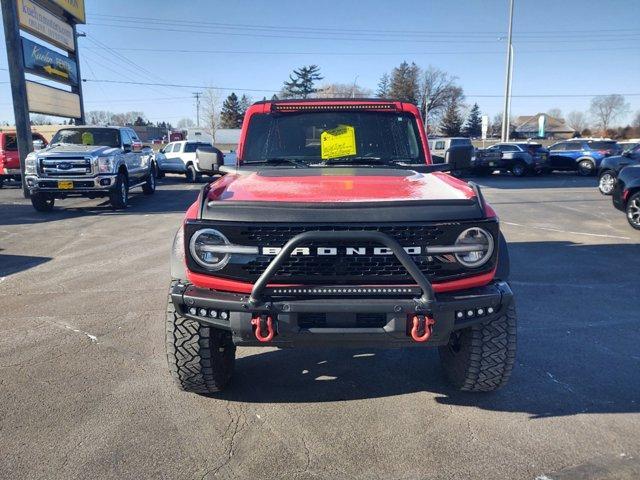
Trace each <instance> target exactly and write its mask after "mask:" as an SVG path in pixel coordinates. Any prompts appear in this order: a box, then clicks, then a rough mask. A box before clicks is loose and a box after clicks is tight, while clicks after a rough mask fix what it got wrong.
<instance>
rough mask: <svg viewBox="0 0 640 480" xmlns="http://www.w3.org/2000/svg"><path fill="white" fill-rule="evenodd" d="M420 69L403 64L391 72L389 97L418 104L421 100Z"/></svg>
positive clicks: (413, 64)
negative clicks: (419, 99)
mask: <svg viewBox="0 0 640 480" xmlns="http://www.w3.org/2000/svg"><path fill="white" fill-rule="evenodd" d="M419 77H420V67H418V66H417V65H416V64H415V63H411V65H409V64H408V63H407V62H402V63H401V64H400V65H399V66H397V67H396V68H394V69H393V70H392V71H391V80H390V83H389V97H391V98H394V99H397V100H401V101H403V102H409V103H413V104H416V103H417V102H418V98H420V80H419Z"/></svg>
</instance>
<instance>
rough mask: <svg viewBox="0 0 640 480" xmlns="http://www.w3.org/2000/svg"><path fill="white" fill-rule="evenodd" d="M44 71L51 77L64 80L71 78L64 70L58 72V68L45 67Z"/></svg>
mask: <svg viewBox="0 0 640 480" xmlns="http://www.w3.org/2000/svg"><path fill="white" fill-rule="evenodd" d="M44 70H45V72H47V73H48V74H49V75H58V76H59V77H62V78H69V74H68V73H67V72H65V71H63V70H58V69H57V68H53V67H52V66H51V65H45V67H44Z"/></svg>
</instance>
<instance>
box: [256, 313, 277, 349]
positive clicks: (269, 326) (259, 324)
mask: <svg viewBox="0 0 640 480" xmlns="http://www.w3.org/2000/svg"><path fill="white" fill-rule="evenodd" d="M251 325H253V326H254V329H253V333H254V335H255V336H256V338H257V339H258V341H259V342H261V343H267V342H270V341H271V340H273V337H274V335H275V334H276V331H275V329H274V328H273V319H272V318H271V316H270V315H258V316H256V317H253V318H252V319H251ZM263 331H266V332H267V334H266V335H263V334H262V332H263Z"/></svg>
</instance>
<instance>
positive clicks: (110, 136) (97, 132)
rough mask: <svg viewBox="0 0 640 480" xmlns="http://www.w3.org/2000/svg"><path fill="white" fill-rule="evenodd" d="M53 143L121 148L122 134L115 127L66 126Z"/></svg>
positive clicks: (59, 131)
mask: <svg viewBox="0 0 640 480" xmlns="http://www.w3.org/2000/svg"><path fill="white" fill-rule="evenodd" d="M51 143H52V144H55V143H72V144H75V145H97V146H101V147H114V148H120V135H119V134H118V130H116V129H115V128H66V129H62V130H58V133H56V134H55V135H54V137H53V139H52V140H51Z"/></svg>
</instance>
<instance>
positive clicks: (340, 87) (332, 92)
mask: <svg viewBox="0 0 640 480" xmlns="http://www.w3.org/2000/svg"><path fill="white" fill-rule="evenodd" d="M372 94H373V92H372V91H371V90H370V89H368V88H364V87H360V86H359V85H354V84H348V83H327V84H324V85H322V86H321V87H320V88H318V90H317V91H316V97H318V98H352V97H353V98H366V97H370V96H371V95H372Z"/></svg>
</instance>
